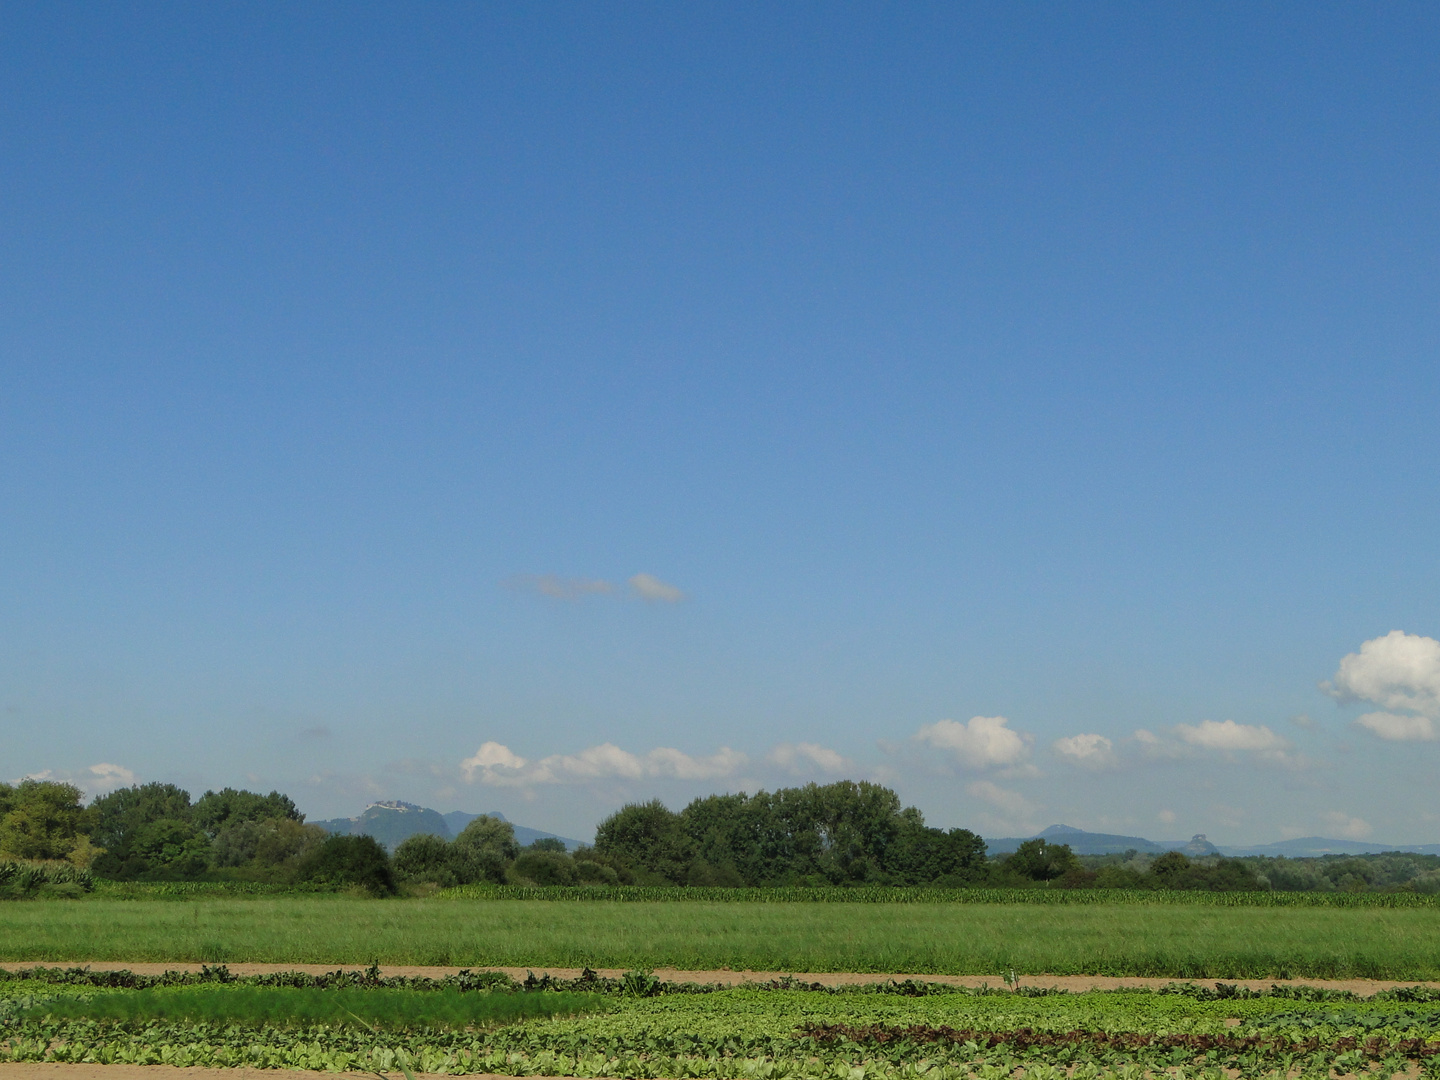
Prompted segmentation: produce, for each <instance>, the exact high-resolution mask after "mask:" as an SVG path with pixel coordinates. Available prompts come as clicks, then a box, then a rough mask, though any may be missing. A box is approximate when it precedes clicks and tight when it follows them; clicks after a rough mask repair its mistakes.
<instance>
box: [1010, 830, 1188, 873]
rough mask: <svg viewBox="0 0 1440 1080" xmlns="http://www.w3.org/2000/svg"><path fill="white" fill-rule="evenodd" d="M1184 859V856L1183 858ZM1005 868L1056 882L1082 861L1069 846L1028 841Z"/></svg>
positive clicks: (1045, 841) (1014, 854) (1039, 840)
mask: <svg viewBox="0 0 1440 1080" xmlns="http://www.w3.org/2000/svg"><path fill="white" fill-rule="evenodd" d="M1182 858H1183V856H1182ZM1004 865H1005V868H1006V869H1008V870H1010V871H1012V872H1014V873H1016V874H1019V875H1020V876H1021V877H1023V878H1028V879H1029V880H1031V881H1054V880H1055V879H1056V878H1058V877H1063V876H1064V875H1065V874H1066V873H1067V872H1069V871H1072V870H1078V869H1080V860H1079V859H1077V858H1076V857H1075V853H1074V852H1073V851H1071V850H1070V845H1069V844H1052V843H1050V842H1049V841H1048V840H1042V839H1035V840H1026V841H1025V842H1024V843H1023V844H1021V845H1020V846H1019V847H1018V848H1016V849H1015V852H1014V853H1013V854H1012V855H1010V856H1008V857H1007V858H1006V859H1005V863H1004Z"/></svg>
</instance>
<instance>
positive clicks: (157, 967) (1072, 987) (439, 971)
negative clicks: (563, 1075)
mask: <svg viewBox="0 0 1440 1080" xmlns="http://www.w3.org/2000/svg"><path fill="white" fill-rule="evenodd" d="M225 966H226V967H227V968H228V969H229V970H230V972H231V973H232V974H235V975H272V974H275V973H277V972H283V971H301V972H304V973H306V974H308V975H324V974H326V973H328V972H332V971H356V972H360V971H365V970H366V968H365V966H364V965H362V964H227V965H225ZM35 967H64V968H72V967H79V968H89V969H91V970H92V971H131V972H134V973H135V974H136V975H163V974H164V973H165V972H167V971H194V972H198V971H200V970H202V969H203V968H204V967H205V965H204V964H182V963H151V964H142V963H135V964H128V963H124V962H122V961H110V960H95V961H87V960H75V961H50V960H34V961H25V962H23V963H18V962H13V961H12V962H8V963H4V964H0V968H3V969H6V970H9V971H20V970H24V969H26V968H35ZM462 970H469V971H502V972H504V973H505V974H507V975H509V976H510V977H511V978H514V979H520V980H523V979H524V978H525V977H526V976H527V975H529V974H530V973H532V972H533V973H534V974H535V976H536V977H537V978H538V977H542V976H545V975H550V976H552V977H554V978H556V979H575V978H578V977H579V976H580V973H581V971H582V969H581V968H554V967H534V968H523V967H483V968H482V967H477V968H464V969H462V968H458V967H424V966H414V965H403V964H397V965H384V964H382V965H381V966H380V973H381V974H382V975H384V976H386V977H387V978H393V977H395V976H406V977H412V978H413V977H417V976H418V977H424V978H430V979H443V978H445V977H446V976H447V975H455V974H457V973H459V972H460V971H462ZM595 970H596V974H599V975H603V976H605V977H607V978H619V977H620V976H621V975H624V974H625V969H624V968H597V969H595ZM654 974H655V976H656V977H657V978H659V979H661V980H663V981H665V982H681V983H684V982H694V983H701V984H705V983H719V984H722V985H726V986H741V985H744V984H746V983H767V982H772V981H774V980H776V979H781V978H785V977H787V976H788V977H789V978H792V979H795V980H797V981H799V982H805V983H819V984H820V985H821V986H865V985H869V984H873V983H883V982H889V981H890V980H892V979H893V980H895V981H896V982H903V981H905V980H906V979H913V980H915V981H916V982H929V983H941V984H944V985H946V986H968V987H980V986H991V987H995V988H997V989H998V988H999V987H1000V986H1002V985H1004V981H1003V976H1001V975H998V974H997V975H915V974H908V973H897V974H892V975H884V974H876V973H874V972H833V971H831V972H800V971H731V970H728V969H718V970H713V971H681V970H677V969H675V968H656V969H654ZM1019 981H1020V985H1021V986H1025V987H1047V988H1053V989H1057V990H1068V991H1070V992H1072V993H1081V992H1083V991H1086V990H1142V989H1151V990H1153V989H1157V988H1159V987H1161V986H1168V985H1170V984H1171V983H1176V982H1198V983H1211V982H1217V981H1218V982H1224V983H1225V984H1226V985H1234V986H1243V987H1245V988H1247V989H1250V990H1268V989H1269V988H1270V987H1272V986H1320V987H1326V988H1328V989H1332V990H1349V991H1351V992H1352V993H1355V994H1359V995H1360V996H1361V997H1369V996H1371V995H1372V994H1377V993H1379V992H1380V991H1381V990H1393V989H1395V988H1396V987H1400V986H1425V987H1431V988H1434V989H1440V982H1417V981H1416V980H1413V979H1411V980H1393V979H1221V980H1214V979H1188V980H1187V979H1176V978H1159V979H1156V978H1139V977H1129V976H1110V975H1022V976H1020V979H1019ZM138 1067H139V1066H137V1068H138ZM199 1071H202V1072H203V1071H204V1070H199ZM105 1075H107V1076H113V1075H115V1074H111V1073H106V1074H105ZM226 1076H228V1077H231V1078H232V1080H234V1077H235V1072H234V1070H229V1071H227V1072H226Z"/></svg>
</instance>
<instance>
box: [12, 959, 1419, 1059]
mask: <svg viewBox="0 0 1440 1080" xmlns="http://www.w3.org/2000/svg"><path fill="white" fill-rule="evenodd" d="M209 977H210V978H211V983H209V984H206V985H200V986H196V985H193V981H192V985H180V986H170V987H167V986H159V987H156V986H153V985H152V986H144V985H141V986H139V987H136V988H125V987H107V986H105V985H96V983H104V982H106V981H110V982H123V981H124V980H123V979H118V980H117V979H115V978H114V977H111V976H105V977H99V976H96V977H86V976H79V977H77V981H76V982H74V983H72V984H68V985H67V984H65V983H63V982H62V983H59V984H57V983H56V982H55V981H53V980H41V979H22V980H7V981H5V982H0V1026H3V1028H4V1029H5V1030H4V1038H3V1040H0V1060H8V1061H62V1062H63V1061H74V1062H96V1063H102V1064H103V1063H138V1064H158V1063H165V1064H173V1065H201V1066H251V1067H268V1068H292V1069H312V1070H371V1069H380V1070H387V1071H390V1070H397V1069H399V1068H401V1067H404V1068H409V1069H412V1070H414V1071H417V1072H418V1071H424V1072H442V1071H443V1072H448V1073H454V1074H464V1073H480V1072H487V1073H501V1074H510V1075H548V1076H577V1077H593V1076H608V1077H677V1078H679V1077H715V1078H717V1080H718V1078H737V1080H755V1078H760V1080H775V1078H780V1080H784V1078H788V1077H794V1078H814V1080H870V1078H874V1080H920V1078H932V1080H959V1078H961V1077H967V1078H968V1077H975V1078H979V1080H1005V1078H1009V1077H1020V1078H1023V1080H1062V1078H1075V1077H1079V1078H1080V1080H1099V1078H1101V1077H1107V1078H1108V1077H1115V1078H1116V1080H1139V1078H1141V1077H1144V1076H1159V1075H1161V1074H1164V1075H1166V1076H1168V1077H1172V1078H1174V1080H1221V1078H1234V1080H1250V1078H1254V1080H1259V1078H1261V1077H1285V1076H1301V1077H1316V1078H1320V1077H1339V1076H1349V1075H1355V1076H1376V1077H1391V1076H1401V1075H1404V1076H1417V1075H1423V1076H1427V1077H1434V1076H1440V994H1437V993H1436V992H1433V991H1427V990H1423V989H1410V990H1398V991H1391V992H1387V993H1384V994H1380V995H1377V996H1376V997H1374V998H1370V999H1361V998H1357V997H1355V996H1354V995H1351V994H1347V993H1344V992H1339V991H1324V990H1313V989H1311V990H1303V991H1302V990H1294V989H1284V990H1273V991H1268V992H1260V993H1252V992H1245V991H1240V990H1237V989H1236V988H1234V987H1227V986H1226V985H1224V984H1219V985H1210V986H1199V985H1194V984H1189V985H1180V984H1174V985H1172V986H1170V987H1168V988H1166V989H1164V990H1160V991H1149V992H1128V991H1127V992H1123V993H1085V994H1063V993H1044V994H1041V993H1036V992H1028V993H1027V992H1025V991H1024V990H1021V991H1018V992H1009V991H1005V990H989V991H972V990H962V989H957V988H952V987H939V986H935V985H933V984H931V985H927V984H923V983H905V984H895V983H888V984H875V985H872V986H868V987H850V988H845V989H832V990H825V989H818V988H811V987H803V986H798V985H795V984H792V983H788V982H777V983H773V984H770V985H768V986H765V987H755V988H746V989H730V990H715V989H713V988H705V987H695V986H689V987H677V986H669V985H666V984H662V983H658V982H657V981H656V980H654V979H653V978H649V977H647V976H645V975H644V974H643V973H638V972H637V973H633V974H632V975H631V976H629V977H627V978H626V979H624V980H593V981H591V982H590V983H587V984H585V986H581V987H577V986H576V985H574V984H571V985H565V986H554V985H550V984H539V985H534V984H532V985H530V986H528V987H527V986H521V985H517V984H514V983H508V984H503V985H502V984H499V983H497V982H496V980H494V979H493V978H492V979H488V980H486V981H485V983H484V985H483V986H477V987H475V988H471V989H462V988H461V986H460V983H459V982H458V981H455V980H452V981H451V982H450V983H448V984H446V985H435V984H428V985H427V984H423V983H422V982H420V981H411V982H409V983H406V982H405V981H404V980H388V981H386V980H380V981H378V982H377V983H376V984H375V985H372V986H369V987H364V986H357V985H355V982H356V981H355V980H354V979H350V980H339V981H337V982H335V983H333V984H328V983H325V982H324V980H320V981H315V980H311V982H310V984H307V985H296V986H285V985H279V984H278V983H277V980H275V979H274V978H273V977H270V979H269V982H268V983H266V982H265V980H261V979H253V980H243V981H235V982H218V981H215V980H216V978H217V973H214V972H212V973H210V976H209ZM219 977H223V973H220V976H219ZM87 978H89V979H90V980H91V981H90V982H87V981H86V980H87ZM587 987H588V989H587ZM577 991H579V992H577ZM365 994H372V995H375V997H374V998H373V999H372V1002H373V1003H374V1005H378V1004H379V1003H381V1002H384V1003H385V1007H387V1008H388V1007H391V1006H393V1005H394V1003H395V1002H396V1001H397V1000H401V999H405V1004H403V1005H401V1006H400V1010H401V1012H402V1013H403V1018H402V1019H401V1020H398V1021H392V1022H391V1023H389V1024H388V1025H386V1026H381V1025H377V1024H371V1023H368V1022H365V1021H364V1020H363V1019H362V1016H361V1015H360V1013H361V1011H362V1010H366V1009H367V1008H369V1009H370V1011H371V1012H372V1013H375V1014H377V1015H378V1013H380V1012H382V1011H384V1009H383V1008H379V1007H370V1006H367V1005H366V1004H365V1003H364V1000H363V996H364V995H365ZM226 995H232V996H233V1000H232V1001H231V1003H229V1004H228V1005H227V1004H225V1002H224V997H225V996H226ZM326 995H333V1002H334V1003H335V1007H334V1008H332V1006H330V1005H327V1004H326V1003H325V1002H326ZM467 998H468V1000H469V1001H470V1002H471V1003H472V1004H461V1005H459V1006H458V1007H457V1005H456V1001H457V999H467ZM197 1002H199V1003H203V1004H202V1005H201V1006H200V1007H198V1008H196V1007H195V1006H196V1003H197ZM526 1003H533V1004H526ZM354 1004H359V1006H360V1008H359V1009H358V1010H355V1009H352V1008H351V1006H352V1005H354ZM337 1009H338V1010H340V1011H343V1012H348V1013H350V1016H349V1017H345V1016H342V1015H340V1013H339V1011H337ZM577 1010H583V1011H577ZM555 1014H566V1015H555ZM321 1017H323V1019H321ZM477 1018H483V1019H481V1020H477ZM507 1021H508V1022H507Z"/></svg>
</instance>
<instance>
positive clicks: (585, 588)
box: [502, 573, 686, 604]
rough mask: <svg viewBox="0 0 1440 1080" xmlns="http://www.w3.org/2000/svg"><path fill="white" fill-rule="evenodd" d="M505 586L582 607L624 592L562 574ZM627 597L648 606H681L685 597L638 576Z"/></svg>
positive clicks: (518, 579) (523, 577)
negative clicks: (589, 600)
mask: <svg viewBox="0 0 1440 1080" xmlns="http://www.w3.org/2000/svg"><path fill="white" fill-rule="evenodd" d="M502 584H503V585H504V586H505V587H506V588H507V589H511V590H513V591H515V592H521V593H530V594H531V595H533V596H544V597H548V598H549V599H551V600H564V601H566V602H567V603H572V604H573V603H578V602H579V601H581V600H586V599H589V598H590V597H596V596H612V597H613V596H620V595H622V590H621V588H620V586H618V585H616V584H615V583H614V582H613V581H606V580H605V579H604V578H585V577H561V576H560V575H559V574H516V575H515V576H514V577H509V578H506V579H505V581H504V582H502ZM625 586H626V587H625V589H624V591H623V595H626V596H629V597H630V598H631V599H633V600H643V601H644V602H645V603H647V604H678V603H680V602H681V601H682V600H684V599H685V598H686V597H685V593H684V592H683V591H682V590H681V589H680V588H679V587H678V586H675V585H671V584H670V583H669V582H668V581H661V580H660V579H659V578H658V577H656V576H655V575H654V574H645V573H640V574H635V575H633V576H632V577H630V578H629V580H627V581H626V582H625Z"/></svg>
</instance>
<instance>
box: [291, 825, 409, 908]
mask: <svg viewBox="0 0 1440 1080" xmlns="http://www.w3.org/2000/svg"><path fill="white" fill-rule="evenodd" d="M298 876H299V879H300V880H301V881H313V882H318V883H322V884H326V885H359V886H361V887H362V888H364V889H365V890H366V891H368V892H369V893H371V894H372V895H374V896H394V895H395V892H396V888H395V873H394V871H393V869H392V868H391V866H390V856H389V855H387V854H386V853H385V849H384V848H383V847H381V846H380V844H379V842H378V841H377V840H376V839H375V838H374V837H373V836H363V835H362V836H331V837H327V838H326V840H325V842H324V843H322V844H320V845H319V846H318V847H317V848H315V850H314V851H312V852H311V853H310V854H309V855H307V856H305V858H304V859H302V860H301V863H300V868H299V875H298Z"/></svg>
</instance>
